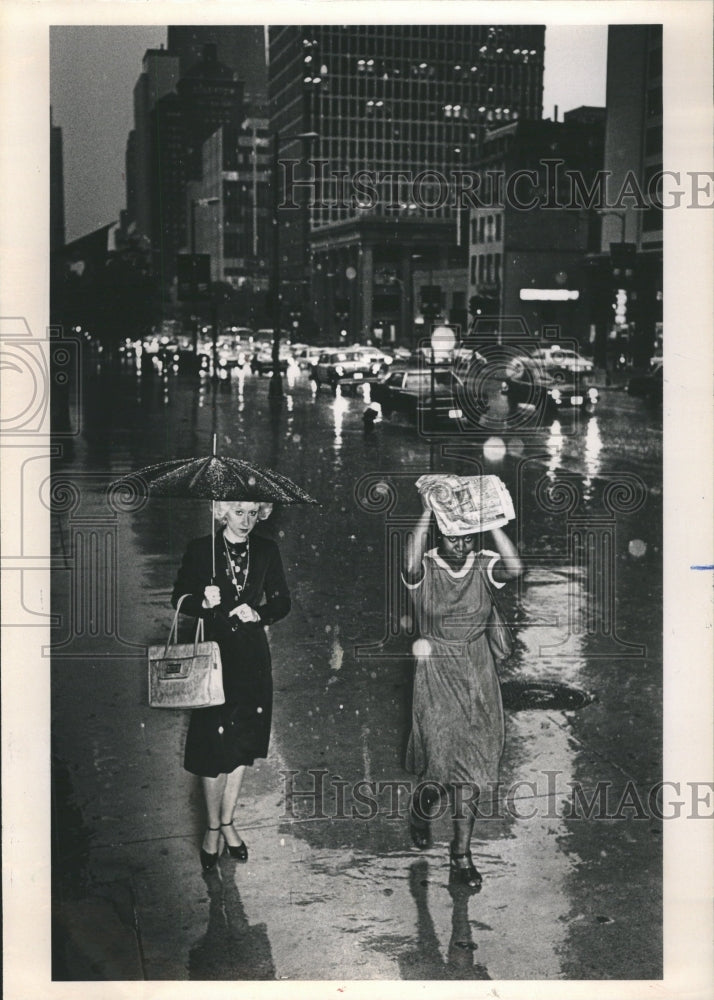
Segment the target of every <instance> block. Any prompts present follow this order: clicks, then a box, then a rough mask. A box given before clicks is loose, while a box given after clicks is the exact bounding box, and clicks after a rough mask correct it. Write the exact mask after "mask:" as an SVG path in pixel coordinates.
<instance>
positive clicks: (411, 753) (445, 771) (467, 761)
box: [404, 549, 505, 788]
mask: <svg viewBox="0 0 714 1000" xmlns="http://www.w3.org/2000/svg"><path fill="white" fill-rule="evenodd" d="M498 559H500V556H499V555H498V553H496V552H490V551H488V550H486V549H484V550H482V551H480V552H478V553H474V552H470V553H469V554H468V555H467V557H466V560H465V562H464V565H463V566H462V567H461V569H459V570H456V569H453V568H452V567H450V566H449V565H448V564H447V563H446V562H445V561H444V560H443V559H442V558H441V556H439V554H438V553H437V550H436V549H431V550H430V551H429V552H427V553H425V555H424V559H423V561H422V567H423V576H422V578H421V580H419V581H417V582H416V583H409V582H408V581H407V580H404V583H405V585H406V586H407V587H408V588H409V590H410V591H411V596H412V600H413V605H414V612H415V615H416V620H417V623H418V626H419V632H420V635H421V640H420V641H419V643H418V644H416V645H415V657H416V670H415V675H414V699H413V707H412V731H411V735H410V737H409V744H408V747H407V757H406V767H407V770H409V771H411V772H412V773H414V774H416V775H417V776H418V778H419V780H420V781H434V782H438V783H440V784H441V785H457V784H462V783H464V784H475V785H478V786H480V787H481V788H485V787H486V786H487V785H488V783H489V782H496V781H498V769H499V763H500V760H501V755H502V753H503V746H504V735H505V733H504V720H503V702H502V701H501V689H500V685H499V682H498V675H497V673H496V666H495V664H494V660H493V655H492V653H491V647H490V645H489V641H488V636H487V633H486V623H487V621H488V618H489V614H490V612H491V607H492V601H491V595H490V593H489V589H488V585H487V583H486V579H485V576H486V575H487V576H488V579H489V581H490V583H491V585H492V586H494V587H502V586H503V584H502V583H498V582H497V581H496V580H494V579H493V577H492V575H491V570H492V567H493V565H494V563H495V562H496V561H497V560H498Z"/></svg>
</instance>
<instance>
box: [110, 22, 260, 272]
mask: <svg viewBox="0 0 714 1000" xmlns="http://www.w3.org/2000/svg"><path fill="white" fill-rule="evenodd" d="M220 30H221V31H222V30H223V29H220ZM226 30H227V31H228V39H227V40H230V38H231V37H232V36H231V34H230V29H226ZM216 31H219V29H216V28H213V29H211V32H212V33H213V34H215V32H216ZM170 34H171V32H170ZM177 39H178V43H179V49H178V50H177V51H173V50H172V49H171V48H169V49H165V48H163V47H162V48H160V49H149V50H148V51H147V52H146V54H145V56H144V61H143V66H142V73H141V75H140V77H139V79H138V81H137V83H136V86H135V88H134V129H133V130H132V132H131V133H130V135H129V138H128V141H127V151H126V159H127V169H126V176H127V228H128V229H129V230H132V231H136V232H137V233H139V234H140V235H143V236H146V237H148V238H149V239H150V241H151V245H152V248H153V252H154V266H155V269H156V271H157V273H158V274H159V275H160V278H161V280H162V282H163V284H164V286H165V288H168V287H169V286H171V284H172V282H173V279H174V277H175V268H176V255H177V253H178V252H179V251H180V250H182V249H183V250H185V249H189V247H188V240H189V236H190V234H189V229H190V224H189V222H188V220H189V217H190V214H191V211H192V203H191V200H190V198H188V197H187V185H188V183H189V182H191V181H194V182H200V180H201V174H202V157H203V144H204V142H205V141H206V139H208V138H209V137H210V136H211V135H213V134H214V133H215V132H216V131H217V130H218V129H220V128H221V127H222V126H224V125H227V126H231V127H237V126H238V125H239V124H240V122H241V120H242V118H243V115H244V111H245V105H244V100H243V83H242V82H241V81H240V80H239V79H237V76H236V71H235V70H234V69H233V68H232V67H231V66H228V65H226V64H224V63H223V62H221V60H220V59H219V58H218V47H217V44H216V43H215V42H212V41H207V40H206V37H203V36H202V35H201V34H200V31H199V29H192V33H191V36H190V39H188V40H187V38H185V37H184V36H183V35H182V34H181V32H179V35H178V36H177ZM189 41H190V45H189V44H188V42H189ZM225 42H226V40H225V39H224V47H225ZM199 46H200V48H199ZM260 51H261V53H262V51H263V47H262V45H261V47H260Z"/></svg>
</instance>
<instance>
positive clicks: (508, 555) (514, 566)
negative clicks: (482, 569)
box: [491, 528, 525, 581]
mask: <svg viewBox="0 0 714 1000" xmlns="http://www.w3.org/2000/svg"><path fill="white" fill-rule="evenodd" d="M491 538H492V539H493V544H494V546H495V547H496V550H497V551H498V553H499V555H500V556H501V559H500V561H499V562H498V563H496V565H495V566H494V567H493V576H494V579H496V580H499V581H503V580H513V579H515V578H516V577H517V576H520V575H521V574H522V573H523V570H524V568H525V567H524V566H523V563H522V561H521V557H520V556H519V554H518V549H517V548H516V546H515V545H514V544H513V542H512V541H511V539H510V538H509V537H508V535H507V534H506V532H505V531H504V530H503V528H491Z"/></svg>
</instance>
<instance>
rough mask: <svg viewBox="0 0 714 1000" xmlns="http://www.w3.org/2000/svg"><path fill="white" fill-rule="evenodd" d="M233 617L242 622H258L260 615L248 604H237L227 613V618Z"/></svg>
mask: <svg viewBox="0 0 714 1000" xmlns="http://www.w3.org/2000/svg"><path fill="white" fill-rule="evenodd" d="M233 615H235V616H236V617H237V618H238V619H239V620H240V621H242V622H259V621H260V615H259V614H258V612H257V611H254V610H253V608H251V606H250V604H239V605H238V606H237V607H235V608H233V610H232V611H229V612H228V617H229V618H230V617H231V616H233Z"/></svg>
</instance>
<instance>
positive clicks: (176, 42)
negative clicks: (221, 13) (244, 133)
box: [168, 24, 268, 104]
mask: <svg viewBox="0 0 714 1000" xmlns="http://www.w3.org/2000/svg"><path fill="white" fill-rule="evenodd" d="M205 45H214V46H215V49H216V56H217V58H218V61H219V62H221V63H223V64H224V65H225V66H228V67H229V68H230V69H232V70H233V72H234V74H235V77H236V79H237V80H242V81H243V85H244V88H245V100H246V101H247V102H249V103H251V104H265V101H266V100H267V95H268V79H267V67H266V61H265V29H264V28H263V27H262V25H255V24H222V25H216V24H213V25H211V24H201V25H191V24H181V25H170V26H169V29H168V47H169V49H170V50H171V52H173V53H174V54H175V55H177V56H178V59H179V73H180V75H181V76H185V75H186V74H187V73H188V71H189V70H190V69H191V68H192V67H193V66H194V64H195V63H197V62H198V61H199V60H200V59H201V58H202V56H203V51H204V46H205Z"/></svg>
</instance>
